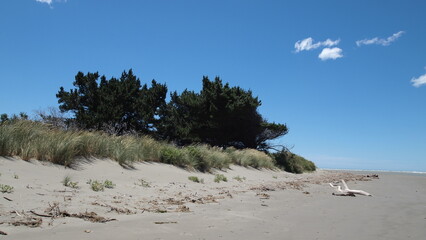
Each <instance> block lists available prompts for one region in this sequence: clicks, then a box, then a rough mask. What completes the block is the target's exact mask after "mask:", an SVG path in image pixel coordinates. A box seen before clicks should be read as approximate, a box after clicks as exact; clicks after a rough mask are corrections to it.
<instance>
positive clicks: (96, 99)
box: [56, 69, 167, 134]
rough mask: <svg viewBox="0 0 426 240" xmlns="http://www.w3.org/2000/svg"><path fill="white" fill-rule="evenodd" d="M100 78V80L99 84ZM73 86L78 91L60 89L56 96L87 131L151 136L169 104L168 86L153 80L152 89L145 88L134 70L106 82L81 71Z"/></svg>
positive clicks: (64, 108)
mask: <svg viewBox="0 0 426 240" xmlns="http://www.w3.org/2000/svg"><path fill="white" fill-rule="evenodd" d="M99 78H100V81H99ZM73 85H74V86H75V87H76V89H71V90H70V91H69V92H68V91H65V90H64V88H63V87H61V88H60V90H59V92H58V94H56V97H57V98H58V102H59V104H60V106H59V108H60V110H61V111H71V112H73V113H74V115H75V120H76V122H77V123H78V125H79V126H80V127H82V128H86V129H96V130H101V129H104V128H112V129H113V131H115V132H116V133H119V134H120V133H123V132H126V131H137V132H141V133H145V134H151V133H153V132H154V131H155V129H154V128H155V125H156V122H157V121H158V120H157V119H156V116H157V115H158V111H159V109H160V107H162V106H163V105H165V98H166V94H167V87H166V85H163V84H159V83H157V82H156V81H155V80H152V82H151V87H148V86H147V85H146V84H144V85H143V86H141V83H140V80H139V79H138V78H137V77H136V76H135V75H133V71H132V70H131V69H130V70H129V71H128V72H126V71H124V72H123V73H122V75H121V77H120V79H116V78H111V79H109V80H107V79H106V77H105V76H101V77H100V76H99V74H98V73H97V72H96V73H87V74H86V75H85V74H84V73H82V72H79V73H78V74H77V75H76V76H75V81H74V83H73Z"/></svg>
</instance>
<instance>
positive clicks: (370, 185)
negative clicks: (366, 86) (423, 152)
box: [0, 158, 426, 240]
mask: <svg viewBox="0 0 426 240" xmlns="http://www.w3.org/2000/svg"><path fill="white" fill-rule="evenodd" d="M0 173H1V176H0V184H3V185H9V186H13V192H12V193H0V196H1V198H0V231H2V232H4V233H5V234H7V235H0V239H18V240H19V239H43V240H48V239H62V240H67V239H116V238H121V239H243V238H244V239H342V238H344V239H407V238H411V239H423V238H424V236H426V229H425V228H424V226H425V224H426V204H425V203H426V202H425V200H424V199H426V188H425V186H426V182H425V180H426V178H425V177H424V176H410V175H398V174H385V173H381V174H380V178H379V179H372V180H371V178H370V177H366V176H365V174H364V175H356V174H352V173H345V172H336V171H324V170H319V171H317V172H315V173H309V174H301V175H295V174H290V173H286V172H282V171H271V170H255V169H247V168H243V167H239V166H232V167H231V169H228V170H226V171H217V172H215V173H200V172H190V171H186V170H184V169H180V168H177V167H174V166H170V165H165V164H158V163H137V164H135V165H134V168H133V169H124V168H122V167H120V166H119V165H118V164H117V163H115V162H113V161H109V160H97V159H93V160H90V161H85V162H83V163H82V164H80V165H79V166H77V168H76V169H69V168H64V167H63V166H57V165H52V164H49V163H45V162H39V161H30V162H26V161H22V160H18V159H6V158H0ZM215 174H223V175H224V176H225V177H226V178H227V180H228V181H227V182H223V181H222V182H219V183H216V182H214V178H215ZM366 174H367V173H366ZM66 176H69V177H70V179H71V181H72V182H78V184H77V186H78V188H72V187H65V186H64V185H63V183H62V181H63V180H64V178H65V177H66ZM189 176H196V177H198V179H203V180H204V183H203V184H202V183H195V182H192V181H190V180H189V179H188V177H189ZM340 179H344V180H345V181H346V182H347V183H348V185H349V186H350V187H351V188H354V189H363V190H365V191H367V192H369V193H372V194H373V197H367V196H357V197H342V196H333V195H332V192H333V189H332V188H330V187H329V185H328V184H329V183H330V182H335V181H339V180H340ZM89 180H92V182H93V181H99V182H104V181H105V180H110V181H111V182H112V184H113V185H114V187H113V188H105V189H104V191H99V192H95V191H93V190H92V189H91V185H90V184H87V182H89ZM370 180H371V181H370ZM15 225H18V226H15Z"/></svg>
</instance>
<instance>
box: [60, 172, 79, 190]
mask: <svg viewBox="0 0 426 240" xmlns="http://www.w3.org/2000/svg"><path fill="white" fill-rule="evenodd" d="M62 184H63V185H64V186H65V187H70V188H75V189H77V188H78V182H73V181H72V179H71V177H70V176H68V175H67V176H65V177H64V179H63V180H62Z"/></svg>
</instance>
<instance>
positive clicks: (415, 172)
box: [318, 168, 426, 176]
mask: <svg viewBox="0 0 426 240" xmlns="http://www.w3.org/2000/svg"><path fill="white" fill-rule="evenodd" d="M318 169H321V170H325V171H339V172H340V171H341V172H355V173H380V174H407V175H414V176H426V172H421V171H391V170H368V169H332V168H318Z"/></svg>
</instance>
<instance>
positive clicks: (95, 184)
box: [87, 179, 105, 192]
mask: <svg viewBox="0 0 426 240" xmlns="http://www.w3.org/2000/svg"><path fill="white" fill-rule="evenodd" d="M87 184H89V185H90V188H91V189H92V190H93V191H95V192H99V191H104V189H105V186H104V184H103V183H102V182H99V181H98V180H94V181H93V180H92V179H90V180H89V181H88V182H87Z"/></svg>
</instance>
